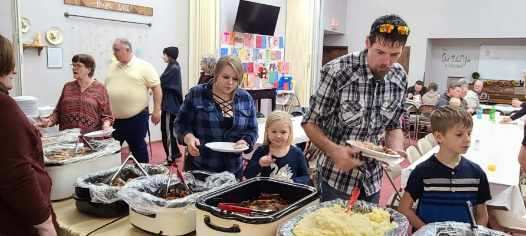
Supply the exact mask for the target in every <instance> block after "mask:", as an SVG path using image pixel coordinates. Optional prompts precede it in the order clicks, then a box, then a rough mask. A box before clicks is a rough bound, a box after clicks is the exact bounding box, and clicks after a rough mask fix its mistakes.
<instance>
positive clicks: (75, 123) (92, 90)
mask: <svg viewBox="0 0 526 236" xmlns="http://www.w3.org/2000/svg"><path fill="white" fill-rule="evenodd" d="M71 67H72V69H73V79H74V80H73V81H70V82H67V83H66V84H65V85H64V88H63V89H62V94H61V95H60V98H59V100H58V103H57V106H56V107H55V111H54V112H53V114H52V115H51V116H49V117H47V118H44V119H42V120H41V121H40V122H38V123H37V125H38V126H39V127H43V128H45V127H50V126H54V125H58V127H59V130H65V129H73V128H80V132H81V133H83V134H84V133H89V132H92V131H96V130H101V129H110V128H111V125H112V123H113V120H114V119H113V115H112V112H111V108H110V100H109V97H108V91H106V87H104V84H102V83H100V82H98V81H97V80H95V79H94V78H93V74H94V73H95V60H94V59H93V57H91V56H90V55H87V54H77V55H75V56H73V58H72V59H71Z"/></svg>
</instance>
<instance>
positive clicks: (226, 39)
mask: <svg viewBox="0 0 526 236" xmlns="http://www.w3.org/2000/svg"><path fill="white" fill-rule="evenodd" d="M233 34H234V33H233V32H223V39H222V41H221V43H222V45H234V38H233V37H232V36H233Z"/></svg>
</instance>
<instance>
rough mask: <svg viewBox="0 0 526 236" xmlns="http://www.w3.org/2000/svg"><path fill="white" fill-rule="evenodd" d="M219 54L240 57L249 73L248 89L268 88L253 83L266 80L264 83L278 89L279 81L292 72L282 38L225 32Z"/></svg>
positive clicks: (246, 85)
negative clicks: (286, 59) (286, 58)
mask: <svg viewBox="0 0 526 236" xmlns="http://www.w3.org/2000/svg"><path fill="white" fill-rule="evenodd" d="M219 54H220V56H226V55H234V56H237V57H239V59H240V60H241V62H242V63H243V69H244V71H245V72H246V74H247V78H245V80H246V83H245V87H261V86H263V87H268V86H265V85H261V84H259V85H255V83H254V82H253V81H254V80H255V79H256V78H259V79H261V78H263V79H262V81H263V83H267V84H270V86H273V87H276V88H277V87H278V80H279V79H280V78H282V77H283V76H284V75H286V74H288V72H289V63H288V62H286V61H285V37H283V36H268V35H259V34H248V33H239V32H223V35H222V37H221V48H220V52H219ZM262 71H264V72H265V74H264V75H262Z"/></svg>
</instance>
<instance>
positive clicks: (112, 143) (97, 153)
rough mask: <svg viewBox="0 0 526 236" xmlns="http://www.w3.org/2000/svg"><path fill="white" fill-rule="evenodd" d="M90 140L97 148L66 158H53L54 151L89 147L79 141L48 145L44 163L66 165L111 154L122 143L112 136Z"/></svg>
mask: <svg viewBox="0 0 526 236" xmlns="http://www.w3.org/2000/svg"><path fill="white" fill-rule="evenodd" d="M89 142H90V144H91V145H92V146H93V148H94V149H95V150H93V151H86V152H85V153H75V154H72V155H73V157H70V158H66V159H52V157H51V156H52V155H54V154H53V153H57V152H63V153H74V152H75V149H76V148H78V149H79V150H83V149H84V150H86V149H87V147H84V144H83V143H82V142H79V143H78V144H75V142H73V143H71V142H62V143H56V144H52V145H46V146H45V147H44V163H45V164H46V165H65V164H70V163H74V162H78V161H83V160H87V159H91V158H97V157H102V156H105V155H110V154H113V153H116V152H119V151H120V150H121V146H120V143H119V142H118V141H117V140H115V139H112V138H110V139H104V140H90V141H89ZM68 155H71V154H68ZM48 157H49V158H48Z"/></svg>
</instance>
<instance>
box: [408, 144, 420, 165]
mask: <svg viewBox="0 0 526 236" xmlns="http://www.w3.org/2000/svg"><path fill="white" fill-rule="evenodd" d="M405 153H407V159H408V160H409V162H410V163H413V162H415V161H416V160H418V159H419V158H420V157H421V156H422V154H420V151H418V149H417V148H416V147H415V146H409V147H407V149H406V150H405Z"/></svg>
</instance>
